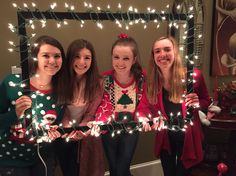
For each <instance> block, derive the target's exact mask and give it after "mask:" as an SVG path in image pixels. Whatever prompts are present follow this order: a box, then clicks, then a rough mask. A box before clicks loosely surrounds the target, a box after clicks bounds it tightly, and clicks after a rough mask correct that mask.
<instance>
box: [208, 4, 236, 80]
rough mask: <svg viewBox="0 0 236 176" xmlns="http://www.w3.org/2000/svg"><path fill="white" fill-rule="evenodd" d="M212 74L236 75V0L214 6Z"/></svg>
mask: <svg viewBox="0 0 236 176" xmlns="http://www.w3.org/2000/svg"><path fill="white" fill-rule="evenodd" d="M212 42H213V43H212V55H211V69H210V70H211V75H212V76H227V75H236V0H216V1H214V6H213V24H212Z"/></svg>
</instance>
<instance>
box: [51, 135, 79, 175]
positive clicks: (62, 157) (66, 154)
mask: <svg viewBox="0 0 236 176" xmlns="http://www.w3.org/2000/svg"><path fill="white" fill-rule="evenodd" d="M54 144H55V149H56V154H57V157H58V159H59V163H60V168H61V171H62V173H63V176H79V163H78V161H77V158H78V147H79V142H78V141H70V142H65V140H63V139H59V140H57V141H56V142H55V143H54Z"/></svg>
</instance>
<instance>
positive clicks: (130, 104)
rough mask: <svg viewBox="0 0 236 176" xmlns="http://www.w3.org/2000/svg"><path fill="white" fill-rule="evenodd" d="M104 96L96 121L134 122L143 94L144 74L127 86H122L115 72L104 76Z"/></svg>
mask: <svg viewBox="0 0 236 176" xmlns="http://www.w3.org/2000/svg"><path fill="white" fill-rule="evenodd" d="M103 75H104V94H103V100H102V103H101V105H100V106H99V107H98V109H97V112H96V120H97V121H103V122H107V121H109V120H112V121H113V120H114V121H118V122H122V121H133V120H135V119H134V113H135V111H136V106H137V105H138V103H139V101H140V99H141V97H142V94H143V83H144V74H143V76H142V77H141V79H140V80H139V82H135V80H134V79H133V80H132V81H131V82H130V83H129V84H128V85H127V86H122V85H121V84H120V83H119V81H118V80H116V78H115V77H114V71H113V70H112V71H107V72H105V73H104V74H103Z"/></svg>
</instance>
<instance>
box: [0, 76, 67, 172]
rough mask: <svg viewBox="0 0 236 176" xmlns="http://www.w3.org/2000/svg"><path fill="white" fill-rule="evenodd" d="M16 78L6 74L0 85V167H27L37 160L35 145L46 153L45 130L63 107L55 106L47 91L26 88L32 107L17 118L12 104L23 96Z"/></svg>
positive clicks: (19, 81)
mask: <svg viewBox="0 0 236 176" xmlns="http://www.w3.org/2000/svg"><path fill="white" fill-rule="evenodd" d="M23 87H24V84H22V82H21V77H20V75H8V76H7V77H6V78H5V79H4V80H3V81H2V82H1V84H0V95H1V96H0V147H1V150H0V166H18V167H24V166H30V165H32V164H34V162H35V159H36V157H37V143H40V142H43V143H40V146H41V148H42V149H41V150H42V151H43V152H45V154H46V153H47V150H49V149H50V148H51V147H52V145H51V144H50V143H45V142H44V141H48V136H47V129H49V128H50V125H54V124H58V123H59V122H60V121H61V118H62V114H63V107H62V106H56V104H55V102H54V101H53V98H52V97H51V93H50V91H41V90H37V89H36V88H34V87H33V86H30V94H29V95H28V96H30V98H31V99H32V108H31V109H29V110H27V112H26V113H25V115H24V116H23V117H20V118H17V116H16V112H15V101H16V99H18V98H19V97H20V96H22V95H23Z"/></svg>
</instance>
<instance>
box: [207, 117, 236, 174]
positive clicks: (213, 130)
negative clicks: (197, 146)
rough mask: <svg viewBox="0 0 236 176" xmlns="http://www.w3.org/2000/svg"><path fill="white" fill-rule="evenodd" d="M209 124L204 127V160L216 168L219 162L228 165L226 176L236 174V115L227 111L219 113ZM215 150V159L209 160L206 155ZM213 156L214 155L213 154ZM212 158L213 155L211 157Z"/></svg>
mask: <svg viewBox="0 0 236 176" xmlns="http://www.w3.org/2000/svg"><path fill="white" fill-rule="evenodd" d="M210 121H211V125H210V126H208V127H204V133H205V137H206V140H205V142H204V143H205V159H204V162H203V163H205V164H206V165H209V167H211V168H214V169H215V170H216V166H217V164H218V163H220V162H224V163H225V164H227V165H228V167H229V170H228V172H227V174H226V176H235V175H236V116H235V115H234V116H232V115H230V114H229V113H220V114H218V115H216V116H215V117H214V118H212V119H211V120H210ZM209 136H210V137H209ZM212 148H213V149H214V150H215V151H213V152H215V156H216V158H215V160H214V159H212V160H210V161H209V158H210V157H208V159H207V157H206V156H207V155H209V154H210V152H212V151H211V150H212ZM213 156H214V155H213ZM213 158H214V157H213Z"/></svg>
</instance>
